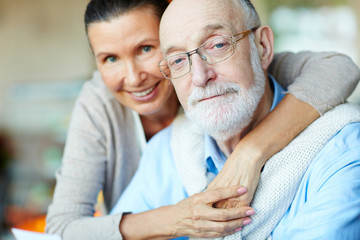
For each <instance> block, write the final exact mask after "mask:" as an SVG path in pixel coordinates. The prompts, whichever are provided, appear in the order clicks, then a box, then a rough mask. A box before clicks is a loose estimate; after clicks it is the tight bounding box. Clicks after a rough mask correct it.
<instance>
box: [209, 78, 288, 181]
mask: <svg viewBox="0 0 360 240" xmlns="http://www.w3.org/2000/svg"><path fill="white" fill-rule="evenodd" d="M268 76H269V80H270V85H271V87H272V89H273V91H274V99H273V102H272V105H271V109H270V111H272V110H273V109H274V108H275V106H276V105H278V103H279V102H280V101H281V100H282V99H283V97H284V96H285V90H284V89H283V88H282V87H281V86H280V85H279V84H278V83H277V82H276V80H275V78H274V77H273V76H272V75H270V74H268ZM204 157H205V161H206V166H207V171H208V172H211V173H213V174H215V175H216V174H218V173H219V171H221V169H222V168H223V166H224V164H225V161H226V159H227V158H226V156H225V154H224V153H223V152H222V151H221V150H220V148H219V146H218V145H217V144H216V141H215V140H214V139H213V138H212V137H211V136H210V135H208V134H205V156H204Z"/></svg>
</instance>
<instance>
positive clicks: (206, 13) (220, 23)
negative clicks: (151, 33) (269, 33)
mask: <svg viewBox="0 0 360 240" xmlns="http://www.w3.org/2000/svg"><path fill="white" fill-rule="evenodd" d="M236 1H237V0H195V1H194V0H173V1H172V2H171V4H170V5H169V7H168V8H167V9H166V11H165V13H164V15H163V17H162V19H161V23H160V42H161V50H162V52H163V54H164V56H167V55H168V54H170V53H171V52H172V51H173V50H174V48H176V50H179V51H180V50H182V51H186V50H189V49H187V48H191V47H192V48H193V47H194V46H195V47H196V46H198V45H200V44H201V43H202V42H203V41H204V40H206V38H207V37H209V36H210V35H211V34H213V33H222V34H228V35H231V34H235V33H237V32H238V31H242V30H245V22H244V20H243V19H244V17H243V10H242V8H241V7H239V6H238V5H237V4H235V2H236Z"/></svg>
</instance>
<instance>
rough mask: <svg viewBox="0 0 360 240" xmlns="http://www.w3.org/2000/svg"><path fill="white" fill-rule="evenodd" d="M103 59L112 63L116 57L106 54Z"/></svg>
mask: <svg viewBox="0 0 360 240" xmlns="http://www.w3.org/2000/svg"><path fill="white" fill-rule="evenodd" d="M105 61H106V62H109V63H114V62H116V61H117V57H114V56H108V57H106V58H105Z"/></svg>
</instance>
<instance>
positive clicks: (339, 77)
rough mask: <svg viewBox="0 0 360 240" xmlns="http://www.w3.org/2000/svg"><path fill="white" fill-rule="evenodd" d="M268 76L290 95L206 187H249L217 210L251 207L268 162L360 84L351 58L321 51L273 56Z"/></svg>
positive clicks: (242, 141)
mask: <svg viewBox="0 0 360 240" xmlns="http://www.w3.org/2000/svg"><path fill="white" fill-rule="evenodd" d="M269 73H270V74H272V75H273V76H274V77H275V79H276V80H277V81H278V82H279V83H280V84H281V85H282V86H283V87H285V88H286V87H287V88H288V91H289V93H290V94H287V95H286V96H285V97H284V99H283V100H282V101H281V102H280V103H279V104H278V105H277V106H276V107H275V109H274V110H273V111H272V112H270V113H269V114H268V115H267V116H266V117H265V119H264V120H263V121H262V122H261V123H260V124H258V125H257V126H256V127H255V128H254V129H253V130H252V131H251V132H250V133H249V134H247V135H246V136H245V137H244V138H243V139H242V140H241V141H240V143H239V144H238V146H237V147H236V148H235V150H234V152H233V153H232V154H231V156H230V157H229V158H228V160H227V161H226V163H225V165H224V167H223V169H222V170H221V172H220V173H219V174H218V175H217V177H216V178H215V179H214V180H213V182H211V183H210V185H209V189H213V188H217V187H225V186H232V185H243V186H246V187H247V188H248V192H247V194H245V195H244V196H242V197H240V198H239V199H238V200H240V201H231V202H230V201H225V202H221V203H219V204H218V205H217V206H218V207H232V206H234V205H238V206H244V205H249V204H250V202H251V200H252V198H253V194H254V193H255V190H256V187H257V184H258V181H259V177H260V171H261V168H262V167H263V166H264V164H265V163H266V161H267V160H268V159H269V158H270V157H271V156H272V155H274V154H275V153H277V152H278V151H280V150H281V149H283V148H284V147H285V146H286V145H287V144H288V143H289V142H291V141H292V139H293V138H295V137H296V136H297V135H298V134H299V133H300V132H302V131H303V130H304V129H305V128H306V127H307V126H308V125H310V124H311V123H312V122H313V121H314V120H316V119H317V118H318V117H319V116H320V115H321V114H323V113H325V112H326V111H328V110H329V109H331V108H332V107H334V106H336V105H338V104H340V103H343V102H344V101H345V99H346V98H347V97H349V96H350V94H351V93H352V91H353V90H354V89H355V86H356V84H357V83H358V81H359V79H360V70H359V68H358V67H357V66H356V65H355V64H354V62H353V61H352V60H351V59H350V58H349V57H347V56H345V55H343V54H339V53H325V52H324V53H312V52H300V53H297V54H294V53H289V52H287V53H280V54H276V55H275V58H274V60H273V62H272V64H271V66H270V69H269Z"/></svg>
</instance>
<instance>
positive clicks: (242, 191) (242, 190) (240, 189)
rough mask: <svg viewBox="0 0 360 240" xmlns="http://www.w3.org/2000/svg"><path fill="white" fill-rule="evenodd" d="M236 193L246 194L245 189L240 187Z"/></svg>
mask: <svg viewBox="0 0 360 240" xmlns="http://www.w3.org/2000/svg"><path fill="white" fill-rule="evenodd" d="M237 191H238V193H240V194H243V193H246V191H247V189H246V187H241V188H238V190H237Z"/></svg>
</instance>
